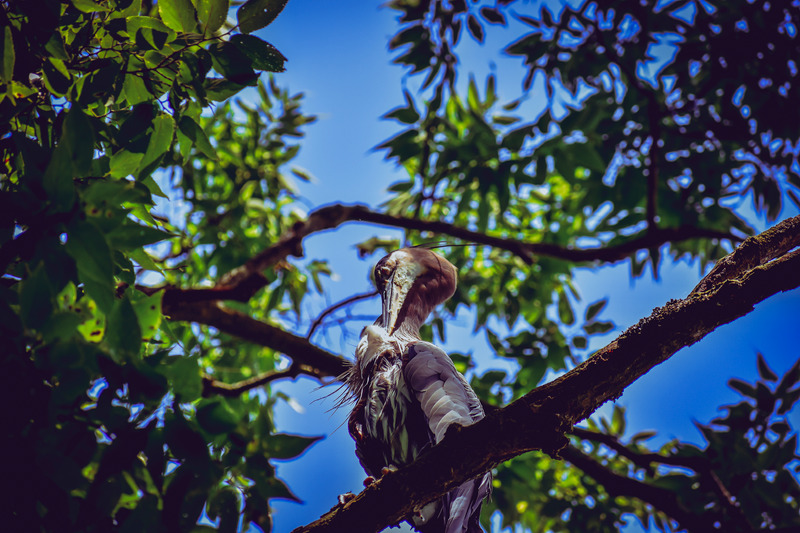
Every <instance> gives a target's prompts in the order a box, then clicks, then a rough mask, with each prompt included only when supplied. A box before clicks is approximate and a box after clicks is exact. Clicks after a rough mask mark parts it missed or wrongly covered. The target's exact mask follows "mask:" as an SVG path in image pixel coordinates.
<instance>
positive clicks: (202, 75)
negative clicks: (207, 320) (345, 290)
mask: <svg viewBox="0 0 800 533" xmlns="http://www.w3.org/2000/svg"><path fill="white" fill-rule="evenodd" d="M284 5H285V2H275V1H272V0H267V1H262V0H250V1H248V2H245V3H244V4H243V5H242V6H241V7H239V9H238V10H237V11H236V19H237V20H236V24H232V23H231V22H229V21H228V18H227V17H228V11H229V9H230V4H229V2H228V0H197V1H189V0H160V1H159V2H157V3H151V2H147V1H145V2H142V1H141V0H119V1H116V0H104V1H94V0H74V1H63V2H62V1H58V0H46V1H42V2H4V3H3V4H2V5H0V21H1V22H2V23H0V27H1V28H2V42H3V47H2V53H1V54H0V56H2V68H0V117H2V118H1V119H0V122H1V123H2V126H0V151H1V152H2V167H1V168H0V173H1V174H2V176H1V178H0V179H1V180H2V181H0V202H2V209H1V210H0V211H1V212H2V215H0V217H2V224H1V225H0V227H1V228H2V232H1V233H0V258H2V261H1V263H2V267H3V277H2V286H0V292H2V298H0V313H1V314H2V318H3V320H2V326H0V328H2V331H3V335H4V337H5V338H6V339H7V341H8V342H7V346H6V349H4V351H3V355H2V361H3V363H2V364H3V368H4V369H5V370H7V372H5V371H4V376H6V377H5V378H4V387H3V401H6V402H12V403H20V402H21V405H20V407H19V409H18V410H17V411H16V412H15V413H14V414H13V416H12V417H11V420H10V421H9V424H8V425H7V429H8V430H9V431H10V435H12V437H11V439H10V441H11V446H10V449H9V450H8V454H9V455H8V456H7V457H15V460H14V462H15V463H17V464H19V465H24V467H23V466H20V467H19V468H17V467H15V466H12V467H11V472H10V475H8V476H5V475H4V485H6V486H7V488H8V490H6V491H4V492H6V493H8V494H10V495H12V496H10V498H11V500H10V501H9V505H8V506H6V507H5V508H6V509H8V510H10V514H4V516H3V520H4V522H5V523H6V524H7V527H9V528H12V529H14V528H17V527H19V528H21V529H27V528H29V527H30V526H31V525H32V524H37V525H38V527H40V529H41V530H43V531H45V530H63V529H65V528H66V529H70V530H76V531H77V530H81V531H143V530H148V531H190V530H193V529H195V528H196V527H197V520H198V517H199V515H200V513H201V512H202V511H203V510H204V509H205V510H206V513H207V514H208V516H209V517H210V518H211V519H212V520H215V521H216V522H215V523H216V526H217V527H218V528H219V529H221V530H224V531H236V530H237V529H238V528H239V527H240V525H241V523H245V524H247V523H249V522H253V523H256V524H259V525H260V526H261V527H265V528H267V529H268V528H269V523H270V511H269V500H270V498H289V499H296V498H295V496H294V495H293V494H292V493H291V491H290V490H289V489H288V488H287V487H286V486H285V485H284V484H283V483H282V482H281V481H280V480H278V479H277V478H276V477H275V470H274V467H273V466H272V465H271V464H270V462H269V461H270V459H284V460H285V459H290V458H293V457H296V456H298V455H299V454H301V453H302V452H303V451H304V450H305V449H306V448H307V447H308V446H309V445H311V444H313V442H315V440H316V439H315V438H307V437H299V436H293V435H282V434H278V433H276V432H275V430H274V427H273V425H272V420H271V409H272V405H273V404H274V402H275V401H276V399H277V398H276V397H271V398H270V399H269V400H268V401H265V399H264V398H263V397H260V396H252V397H247V398H244V399H232V400H227V399H220V398H215V399H203V398H201V394H202V392H203V371H204V370H205V369H206V368H209V364H210V363H211V362H213V363H217V364H219V365H220V366H219V368H218V371H220V372H222V371H223V370H224V369H225V368H226V367H229V368H231V369H236V370H235V371H234V372H233V374H234V375H235V376H242V375H246V374H249V373H252V372H254V371H259V370H260V369H262V368H263V369H265V370H271V369H274V368H275V367H276V365H277V364H279V362H280V361H279V359H278V356H277V354H271V355H272V357H266V358H265V357H260V358H259V357H257V356H259V355H263V354H262V353H261V351H260V350H255V349H250V350H243V351H242V353H241V355H240V357H239V358H236V357H233V356H234V355H235V354H236V352H235V350H230V349H228V347H229V346H230V345H231V342H230V337H224V336H222V337H221V336H219V335H218V334H210V335H208V336H206V337H201V339H200V340H198V335H197V333H198V332H197V331H192V329H191V328H190V327H189V326H188V325H183V324H175V323H173V324H172V326H171V325H170V322H169V320H167V319H165V317H164V316H162V297H163V292H159V291H154V290H150V289H149V288H148V287H146V286H143V285H141V283H142V281H143V280H148V279H150V280H159V279H161V280H163V281H165V282H176V283H177V282H180V283H185V282H188V283H200V282H201V281H202V280H207V279H209V277H210V276H212V275H213V272H219V273H223V272H225V271H227V270H229V269H230V268H232V267H233V266H238V265H239V264H241V262H243V259H242V257H243V256H247V257H249V256H250V255H252V254H253V252H254V250H255V249H256V248H257V245H256V241H257V240H258V239H259V238H260V239H263V238H264V234H263V233H261V232H262V231H263V232H265V234H266V235H269V236H273V237H274V236H276V235H279V234H280V232H281V228H282V227H283V226H284V225H285V224H288V223H289V221H291V220H294V219H296V216H294V215H291V214H290V213H288V212H286V211H282V209H283V208H284V207H285V206H286V205H287V199H289V198H292V195H293V193H292V191H291V186H290V183H289V181H288V179H287V178H286V176H284V175H283V174H282V171H281V169H282V167H283V166H284V165H285V164H286V163H288V162H289V161H290V160H291V159H293V158H294V157H295V155H296V153H297V150H298V147H297V145H296V143H293V142H290V141H288V142H287V139H290V138H297V137H300V136H301V135H302V132H301V127H302V126H303V125H305V124H307V123H309V122H311V121H312V120H313V118H312V117H307V116H304V115H302V114H301V113H300V112H299V101H300V96H295V97H290V96H288V94H287V93H286V92H285V91H284V90H281V89H279V88H278V87H277V86H276V85H274V83H273V82H271V83H270V88H269V89H267V87H266V86H265V85H264V84H260V83H259V82H258V74H257V72H259V71H270V72H277V71H281V70H283V64H284V61H285V58H284V57H283V56H282V54H281V53H280V52H278V51H277V49H275V48H274V47H273V46H272V45H271V44H269V43H267V42H266V41H264V40H262V39H260V38H258V37H256V36H254V35H252V34H251V32H253V31H255V30H258V29H260V28H263V27H264V26H266V25H268V24H269V23H270V22H272V20H274V19H275V17H276V16H277V15H278V14H279V13H280V10H281V9H282V8H283V6H284ZM250 86H252V87H254V88H256V90H257V92H258V95H259V97H260V98H261V99H262V103H261V105H260V107H259V108H258V109H251V108H248V107H246V106H244V104H241V105H240V106H239V111H240V112H241V113H244V116H242V114H241V113H235V112H234V111H233V108H232V107H231V105H230V104H229V103H226V104H223V105H220V106H218V107H216V108H215V109H213V110H212V111H211V112H209V111H208V109H209V107H211V106H212V103H213V102H217V101H223V100H226V99H227V98H228V97H230V96H231V95H234V94H236V93H238V92H240V91H241V90H243V89H245V88H246V87H250ZM273 103H274V107H273ZM167 169H168V170H169V171H170V172H171V174H172V175H173V176H179V175H182V176H183V177H184V178H185V179H183V180H182V183H183V189H181V192H182V193H183V194H184V197H183V200H184V201H186V202H192V203H193V205H192V207H191V208H190V211H193V212H194V215H193V216H187V219H186V221H180V220H179V219H178V217H174V216H166V217H165V216H162V215H159V214H158V213H157V211H159V210H160V209H163V208H164V206H166V205H168V204H166V203H165V202H164V201H163V199H166V198H167V195H166V194H165V193H164V190H163V189H162V187H164V186H165V184H169V179H168V177H167V173H166V172H165V171H166V170H167ZM296 175H298V176H300V177H301V178H302V177H304V176H305V175H304V174H303V173H302V171H301V170H297V171H296ZM176 180H177V178H176ZM165 188H166V187H165ZM168 192H170V191H169V190H168ZM229 197H236V198H237V200H236V201H233V200H230V201H229ZM172 199H173V200H175V198H174V196H173V198H172ZM224 202H227V203H228V205H229V206H230V209H231V211H232V212H231V213H230V218H229V220H235V221H236V222H237V223H238V224H240V225H239V226H238V228H239V230H238V231H237V232H234V231H233V229H231V227H229V226H228V225H227V223H226V222H225V221H224V219H225V214H224V213H222V212H220V211H219V210H218V209H217V207H218V206H219V205H221V203H224ZM156 205H158V206H159V207H156ZM247 216H249V217H250V218H249V219H247ZM212 217H219V219H218V220H213V219H212ZM245 221H246V222H247V223H246V224H245ZM212 227H213V228H215V229H214V230H213V231H212V230H211V229H210V228H212ZM262 242H263V241H262ZM229 243H230V244H231V246H226V245H227V244H229ZM233 243H235V244H236V246H233ZM202 247H205V255H204V254H200V255H199V256H195V257H194V258H193V259H191V260H190V259H187V257H186V254H185V250H191V249H195V248H202ZM237 247H238V248H237ZM181 250H184V251H183V252H181ZM286 271H287V272H290V273H289V274H287V275H275V279H276V280H277V279H278V278H279V277H280V278H281V280H282V281H279V282H278V283H276V285H277V288H276V291H275V292H277V296H276V295H275V294H272V295H271V296H272V298H273V299H274V302H273V303H272V304H271V305H264V301H259V302H258V303H259V304H260V305H261V306H262V309H265V310H266V311H265V313H269V312H270V311H271V310H273V309H277V308H280V307H281V306H283V305H284V298H283V295H282V293H280V290H283V291H285V292H286V293H288V294H290V295H291V296H292V298H293V302H294V308H295V310H296V309H297V305H299V303H297V302H299V301H300V300H301V299H302V297H303V295H304V294H305V292H306V288H305V287H306V284H305V282H303V283H299V282H298V280H299V279H300V278H304V277H305V274H301V273H298V272H297V271H296V270H294V271H292V270H291V269H286ZM312 271H313V272H314V273H315V275H317V276H319V275H320V274H324V273H325V267H324V265H322V266H320V265H315V266H314V267H313V268H312ZM181 276H183V278H181ZM151 282H152V281H151ZM269 297H270V295H268V296H265V297H264V298H263V300H267V299H268V298H269ZM166 318H169V317H166ZM212 346H213V347H214V349H213V350H212ZM215 350H216V351H215ZM198 354H202V356H198ZM256 361H258V362H256ZM242 368H244V370H242ZM12 486H13V487H14V488H13V489H12V488H11V487H12ZM4 513H5V511H4Z"/></svg>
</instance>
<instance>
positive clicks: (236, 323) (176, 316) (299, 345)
mask: <svg viewBox="0 0 800 533" xmlns="http://www.w3.org/2000/svg"><path fill="white" fill-rule="evenodd" d="M162 307H163V310H164V315H166V316H168V317H169V318H170V319H172V320H182V321H185V322H196V323H198V324H205V325H207V326H212V327H215V328H217V329H218V330H220V331H224V332H225V333H228V334H230V335H236V336H237V337H241V338H242V339H244V340H246V341H249V342H252V343H255V344H260V345H262V346H266V347H268V348H272V349H273V350H276V351H278V352H281V353H283V354H285V355H287V356H288V357H290V358H291V359H292V361H293V363H292V366H295V367H296V371H297V372H299V373H302V374H307V375H309V376H312V377H314V378H317V379H320V378H323V377H334V378H335V377H338V376H339V375H340V374H341V373H342V372H344V371H345V370H347V368H348V366H349V364H350V363H348V362H347V360H345V359H344V358H342V357H339V356H338V355H334V354H332V353H330V352H327V351H325V350H323V349H322V348H319V347H318V346H315V345H313V344H311V343H310V342H308V340H306V339H304V338H303V337H298V336H297V335H293V334H292V333H289V332H287V331H284V330H282V329H281V328H278V327H275V326H273V325H271V324H267V323H266V322H261V321H259V320H256V319H254V318H252V317H250V316H249V315H246V314H244V313H240V312H239V311H234V310H233V309H230V308H228V307H225V306H223V305H222V304H220V303H217V302H202V303H191V304H183V303H181V304H178V303H174V302H173V303H171V304H169V305H167V306H165V305H164V304H163V303H162Z"/></svg>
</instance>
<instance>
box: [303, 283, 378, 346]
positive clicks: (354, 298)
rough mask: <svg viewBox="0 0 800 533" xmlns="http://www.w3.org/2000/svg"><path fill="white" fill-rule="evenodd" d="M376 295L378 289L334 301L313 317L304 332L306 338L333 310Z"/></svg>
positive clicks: (308, 337)
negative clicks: (306, 331) (337, 301)
mask: <svg viewBox="0 0 800 533" xmlns="http://www.w3.org/2000/svg"><path fill="white" fill-rule="evenodd" d="M377 295H378V291H372V292H365V293H363V294H356V295H355V296H351V297H350V298H347V299H345V300H342V301H341V302H339V303H335V304H333V305H332V306H330V307H328V308H327V309H325V310H324V311H323V312H322V313H320V314H319V316H318V317H317V318H316V319H314V322H313V323H312V324H311V327H310V328H309V329H308V333H306V339H310V338H311V335H313V334H314V331H315V330H316V329H317V328H318V327H319V325H320V324H322V321H323V320H324V318H325V317H326V316H328V315H330V314H331V313H333V312H334V311H336V310H337V309H341V308H342V307H345V306H347V305H350V304H352V303H355V302H358V301H360V300H366V299H367V298H372V297H373V296H377Z"/></svg>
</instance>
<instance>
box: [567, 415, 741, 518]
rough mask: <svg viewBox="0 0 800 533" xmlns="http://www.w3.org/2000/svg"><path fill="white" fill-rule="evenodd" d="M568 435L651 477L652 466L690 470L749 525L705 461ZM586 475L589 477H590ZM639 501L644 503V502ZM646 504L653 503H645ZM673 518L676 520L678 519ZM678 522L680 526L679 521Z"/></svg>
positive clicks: (581, 432) (609, 438)
mask: <svg viewBox="0 0 800 533" xmlns="http://www.w3.org/2000/svg"><path fill="white" fill-rule="evenodd" d="M570 433H572V434H573V435H575V436H576V437H578V438H580V439H585V440H591V441H595V442H599V443H601V444H603V445H605V446H607V447H608V448H610V449H611V450H613V451H615V452H616V453H617V454H619V455H621V456H622V457H625V458H626V459H628V460H629V461H631V462H632V463H633V464H634V465H636V466H639V467H641V468H645V469H647V470H648V471H649V472H650V473H651V475H652V464H653V463H659V464H663V465H668V466H677V467H681V468H688V469H690V470H693V471H694V472H695V473H696V474H697V476H698V478H699V480H700V481H701V482H702V483H703V484H704V485H705V486H706V487H708V488H709V489H711V490H712V491H713V492H714V493H716V494H717V496H718V497H719V499H720V501H721V503H722V506H723V507H725V508H726V509H727V510H728V512H730V513H731V514H732V515H733V516H735V517H736V519H737V520H738V521H739V522H741V523H744V524H748V521H747V517H746V516H745V514H744V512H743V511H742V508H741V507H740V506H739V504H738V503H737V502H736V501H735V500H734V499H733V497H732V496H731V493H730V491H729V490H728V489H727V487H725V485H724V483H722V480H721V479H720V478H719V476H717V474H716V472H714V470H713V469H712V468H711V463H710V462H709V461H708V459H707V458H706V457H674V456H664V455H660V454H658V453H652V452H651V453H639V452H636V451H634V450H631V449H630V448H628V447H627V446H625V445H624V444H622V443H621V442H620V441H619V439H617V438H616V437H614V436H613V435H607V434H605V433H598V432H596V431H590V430H587V429H583V428H579V427H574V428H572V430H571V431H570ZM562 456H563V454H562ZM575 466H578V467H579V468H580V466H579V465H575ZM587 473H589V472H587ZM589 474H590V475H591V473H589ZM592 477H595V476H592ZM595 479H596V478H595ZM641 499H643V500H645V498H641ZM648 503H652V502H649V501H648ZM656 507H658V506H656ZM667 514H669V513H667ZM673 518H676V519H677V517H673ZM678 521H679V522H682V521H681V520H678ZM748 527H750V528H751V529H752V527H751V526H750V525H749V524H748Z"/></svg>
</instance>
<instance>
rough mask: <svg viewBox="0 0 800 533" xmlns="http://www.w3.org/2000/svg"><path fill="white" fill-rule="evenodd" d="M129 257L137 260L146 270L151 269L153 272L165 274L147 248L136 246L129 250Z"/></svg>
mask: <svg viewBox="0 0 800 533" xmlns="http://www.w3.org/2000/svg"><path fill="white" fill-rule="evenodd" d="M128 257H130V258H131V259H133V260H134V261H136V262H137V263H138V264H139V266H140V267H142V268H143V269H145V270H150V271H152V272H158V273H159V274H163V271H162V270H161V268H160V267H159V266H158V265H157V264H156V262H155V261H153V258H152V257H151V256H150V254H148V253H147V251H146V250H144V249H142V248H136V249H133V250H131V251H129V252H128Z"/></svg>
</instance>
